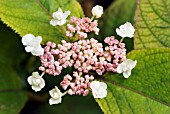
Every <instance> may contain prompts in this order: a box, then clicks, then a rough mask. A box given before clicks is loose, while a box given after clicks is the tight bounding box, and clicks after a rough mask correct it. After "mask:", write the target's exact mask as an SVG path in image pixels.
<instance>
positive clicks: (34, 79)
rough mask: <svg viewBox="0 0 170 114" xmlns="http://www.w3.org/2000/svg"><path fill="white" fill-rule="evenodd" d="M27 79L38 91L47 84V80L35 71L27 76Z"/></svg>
mask: <svg viewBox="0 0 170 114" xmlns="http://www.w3.org/2000/svg"><path fill="white" fill-rule="evenodd" d="M27 81H28V83H29V84H30V85H31V87H32V89H33V90H34V91H36V92H37V91H40V90H41V89H42V88H44V86H45V81H44V79H43V78H42V77H41V76H40V75H39V73H38V72H33V73H32V75H31V76H29V77H28V78H27Z"/></svg>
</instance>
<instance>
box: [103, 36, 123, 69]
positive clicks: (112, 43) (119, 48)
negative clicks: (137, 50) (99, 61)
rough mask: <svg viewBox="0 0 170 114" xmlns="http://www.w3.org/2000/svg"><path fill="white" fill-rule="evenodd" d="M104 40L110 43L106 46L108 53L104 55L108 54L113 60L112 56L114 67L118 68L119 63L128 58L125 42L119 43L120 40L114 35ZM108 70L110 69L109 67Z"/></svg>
mask: <svg viewBox="0 0 170 114" xmlns="http://www.w3.org/2000/svg"><path fill="white" fill-rule="evenodd" d="M104 42H105V43H107V44H108V45H109V46H106V47H105V51H106V52H105V54H106V55H105V54H104V56H107V57H108V58H109V60H111V59H110V58H111V57H112V61H113V64H114V66H113V67H115V68H117V66H118V64H119V63H121V62H122V61H125V60H126V49H125V44H124V43H119V41H118V40H117V39H115V37H114V36H111V37H106V38H105V40H104ZM115 70H116V69H115ZM107 71H110V70H109V69H108V70H107ZM115 72H116V71H115Z"/></svg>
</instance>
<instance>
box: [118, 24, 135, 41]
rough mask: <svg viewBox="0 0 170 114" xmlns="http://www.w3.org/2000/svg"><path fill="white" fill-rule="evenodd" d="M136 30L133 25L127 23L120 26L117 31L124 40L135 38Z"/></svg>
mask: <svg viewBox="0 0 170 114" xmlns="http://www.w3.org/2000/svg"><path fill="white" fill-rule="evenodd" d="M134 32H135V29H134V27H133V26H132V24H131V23H129V22H126V23H125V24H123V25H121V26H119V28H117V29H116V33H117V34H118V35H119V36H121V37H122V38H125V37H129V38H132V37H133V36H134Z"/></svg>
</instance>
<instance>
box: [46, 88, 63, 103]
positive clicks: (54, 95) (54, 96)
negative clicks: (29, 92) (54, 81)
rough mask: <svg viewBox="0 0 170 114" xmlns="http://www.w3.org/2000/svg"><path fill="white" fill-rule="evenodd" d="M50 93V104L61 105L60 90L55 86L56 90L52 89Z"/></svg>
mask: <svg viewBox="0 0 170 114" xmlns="http://www.w3.org/2000/svg"><path fill="white" fill-rule="evenodd" d="M49 93H50V96H51V98H50V100H49V104H50V105H53V104H59V103H61V100H62V98H61V97H62V95H63V94H62V93H61V92H60V90H59V89H58V87H56V86H55V88H54V89H52V90H51V91H49Z"/></svg>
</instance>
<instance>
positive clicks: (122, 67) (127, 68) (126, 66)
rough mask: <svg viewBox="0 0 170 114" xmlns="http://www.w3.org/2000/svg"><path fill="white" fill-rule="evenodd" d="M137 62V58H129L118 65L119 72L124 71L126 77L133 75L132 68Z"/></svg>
mask: <svg viewBox="0 0 170 114" xmlns="http://www.w3.org/2000/svg"><path fill="white" fill-rule="evenodd" d="M136 64H137V61H136V60H135V61H132V60H130V59H127V60H125V61H123V62H122V63H121V64H119V65H118V67H117V72H118V73H123V76H124V78H128V77H129V76H130V75H131V70H132V69H133V68H134V67H135V66H136Z"/></svg>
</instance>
